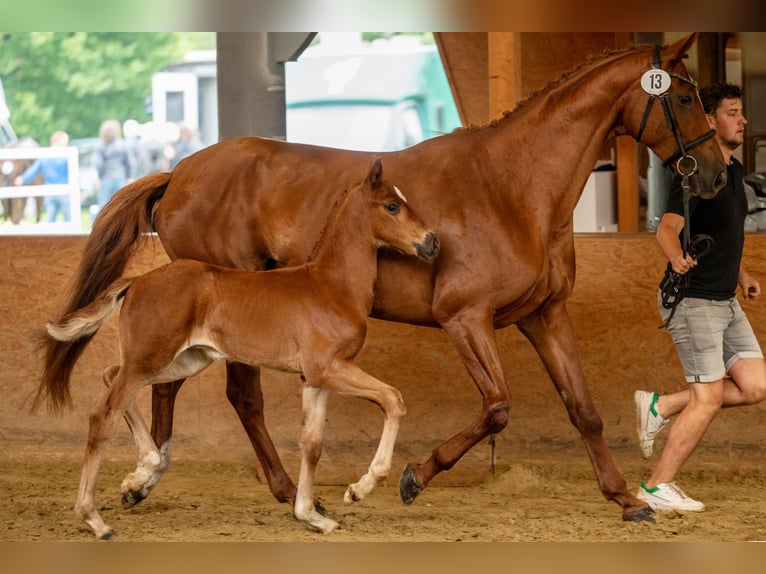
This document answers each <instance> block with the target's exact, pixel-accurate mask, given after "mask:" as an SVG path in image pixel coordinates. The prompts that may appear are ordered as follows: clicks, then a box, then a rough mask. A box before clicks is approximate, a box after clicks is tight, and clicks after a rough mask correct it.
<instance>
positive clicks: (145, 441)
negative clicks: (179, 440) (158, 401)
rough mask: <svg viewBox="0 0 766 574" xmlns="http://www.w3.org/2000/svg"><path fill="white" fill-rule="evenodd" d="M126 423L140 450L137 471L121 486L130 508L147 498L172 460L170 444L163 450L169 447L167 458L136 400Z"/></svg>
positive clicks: (126, 418) (127, 415)
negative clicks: (155, 439)
mask: <svg viewBox="0 0 766 574" xmlns="http://www.w3.org/2000/svg"><path fill="white" fill-rule="evenodd" d="M125 421H126V422H127V423H128V427H130V431H131V432H132V433H133V440H134V441H135V443H136V448H137V449H138V462H137V464H136V470H134V471H133V472H132V473H130V474H129V475H127V476H126V477H125V478H124V480H123V481H122V485H121V486H120V492H122V494H123V503H122V506H123V508H130V507H131V506H134V505H136V504H138V503H139V502H141V501H142V500H143V499H144V498H146V497H147V496H148V495H149V492H151V490H152V488H154V486H155V485H156V484H157V482H158V481H159V480H160V478H161V477H162V475H163V474H164V473H165V470H166V469H167V466H168V461H169V460H170V459H169V450H170V445H169V444H168V443H165V445H163V448H165V447H167V450H168V453H167V456H163V453H162V452H161V451H160V450H158V449H157V446H156V445H155V444H154V439H153V438H152V435H151V432H150V431H149V427H147V426H146V422H145V421H144V418H143V416H141V412H140V411H139V410H138V404H137V403H136V401H135V399H134V400H132V401H131V404H130V406H129V407H128V408H127V409H126V411H125Z"/></svg>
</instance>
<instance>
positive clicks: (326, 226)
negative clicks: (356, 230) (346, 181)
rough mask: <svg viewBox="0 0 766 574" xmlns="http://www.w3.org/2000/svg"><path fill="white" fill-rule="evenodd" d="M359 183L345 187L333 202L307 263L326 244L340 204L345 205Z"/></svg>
mask: <svg viewBox="0 0 766 574" xmlns="http://www.w3.org/2000/svg"><path fill="white" fill-rule="evenodd" d="M357 185H359V183H356V184H354V185H353V186H351V187H347V188H346V189H344V190H343V193H342V194H341V195H340V197H339V198H338V199H337V200H336V201H335V203H334V204H333V206H332V208H331V209H330V214H329V216H328V217H327V221H325V224H324V227H323V228H322V232H321V233H320V234H319V238H318V239H317V240H316V243H314V247H312V248H311V255H309V257H308V259H307V260H306V263H309V262H311V261H314V260H315V259H316V256H317V253H318V252H319V249H320V248H321V247H322V245H324V242H325V237H326V236H327V234H328V231H329V229H330V228H331V227H332V226H333V224H334V223H335V220H336V219H337V217H338V211H339V210H340V206H341V205H343V203H344V202H345V201H346V198H347V197H348V194H349V192H350V191H351V190H352V189H354V188H356V186H357Z"/></svg>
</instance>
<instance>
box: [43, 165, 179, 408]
mask: <svg viewBox="0 0 766 574" xmlns="http://www.w3.org/2000/svg"><path fill="white" fill-rule="evenodd" d="M169 181H170V173H155V174H152V175H147V176H146V177H142V178H141V179H138V180H136V181H135V182H133V183H131V184H129V185H127V186H125V187H124V188H122V189H121V190H120V191H118V192H117V193H116V194H114V196H113V197H112V199H111V200H109V202H108V203H107V204H106V205H105V206H104V207H103V209H102V210H101V211H100V212H99V214H98V217H96V221H95V222H94V224H93V229H92V230H91V233H90V236H89V237H88V240H87V242H86V244H85V250H84V252H83V257H82V260H81V261H80V266H79V269H78V271H77V274H76V275H75V279H74V282H73V283H72V285H71V288H70V292H69V298H68V301H67V303H66V305H65V307H64V309H63V311H62V313H61V314H60V315H59V316H60V317H65V316H67V315H70V314H72V313H74V312H75V311H77V310H79V309H82V308H83V307H85V306H87V305H88V304H90V303H92V302H93V301H94V300H95V299H96V297H98V296H99V294H100V293H101V292H102V291H104V290H105V289H106V288H107V287H109V286H110V285H111V284H112V283H114V282H115V281H116V280H117V279H118V278H119V277H120V276H121V275H122V273H123V271H124V270H125V266H126V265H127V263H128V260H129V259H130V257H131V256H132V255H133V253H135V251H136V249H137V248H138V246H139V245H140V243H141V239H142V238H143V236H144V234H146V233H149V232H151V230H152V214H153V212H154V206H155V204H156V203H157V202H158V201H159V200H160V199H161V198H162V196H163V194H164V193H165V189H166V188H167V185H168V182H169ZM91 337H92V333H91V334H89V335H85V336H83V337H81V338H78V339H75V340H70V341H58V340H56V339H54V338H52V337H44V338H43V340H42V346H43V351H44V355H45V357H44V359H43V371H42V375H41V377H40V384H39V387H38V389H37V396H36V398H35V400H34V403H33V406H32V408H33V409H34V408H36V407H37V406H38V405H39V404H40V401H41V399H42V397H43V395H47V397H48V405H49V407H50V408H51V409H52V410H54V411H57V410H60V409H61V407H62V406H71V404H72V398H71V395H70V393H69V378H70V376H71V374H72V369H73V368H74V364H75V363H76V362H77V359H78V358H79V357H80V355H81V354H82V352H83V351H84V350H85V346H86V345H87V344H88V342H89V341H90V339H91Z"/></svg>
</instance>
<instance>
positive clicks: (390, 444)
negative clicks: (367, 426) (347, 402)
mask: <svg viewBox="0 0 766 574" xmlns="http://www.w3.org/2000/svg"><path fill="white" fill-rule="evenodd" d="M335 376H336V378H337V382H338V384H339V385H340V384H342V385H344V386H343V387H341V386H338V387H337V388H338V391H339V392H342V393H343V394H347V395H352V396H355V397H359V398H362V399H367V400H370V401H373V402H374V403H376V404H377V405H378V406H379V407H380V408H381V409H382V410H383V431H382V432H381V435H380V443H379V444H378V450H377V451H376V452H375V456H374V457H373V459H372V462H371V463H370V466H369V468H368V470H367V473H366V474H365V475H364V476H362V478H360V479H359V481H358V482H356V483H354V484H351V485H349V487H348V489H347V490H346V494H345V495H344V497H343V500H344V501H345V502H346V503H347V504H350V503H352V502H356V501H359V500H362V499H363V498H364V497H366V496H367V495H368V494H370V493H371V492H372V490H373V489H374V488H375V486H376V485H377V484H379V483H380V482H381V481H382V480H383V479H384V478H386V476H388V473H389V471H390V470H391V459H392V458H393V455H394V445H395V444H396V437H397V435H398V433H399V423H400V421H401V419H402V417H403V416H404V414H405V407H404V400H403V399H402V395H401V393H400V392H399V391H398V390H397V389H395V388H394V387H392V386H390V385H387V384H386V383H384V382H383V381H380V380H378V379H376V378H375V377H373V376H371V375H369V374H367V373H366V372H364V371H363V370H362V369H360V368H359V367H357V366H356V365H354V364H352V363H346V364H345V366H344V368H343V369H342V371H341V372H339V373H336V374H335Z"/></svg>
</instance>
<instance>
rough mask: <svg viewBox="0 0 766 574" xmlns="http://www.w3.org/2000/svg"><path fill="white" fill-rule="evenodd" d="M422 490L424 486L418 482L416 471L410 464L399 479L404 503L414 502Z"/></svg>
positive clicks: (400, 492) (400, 495)
mask: <svg viewBox="0 0 766 574" xmlns="http://www.w3.org/2000/svg"><path fill="white" fill-rule="evenodd" d="M421 492H423V487H422V486H420V485H418V483H417V482H416V480H415V471H414V470H412V467H411V466H410V465H409V464H408V465H407V467H406V468H405V469H404V472H403V473H402V476H401V478H400V479H399V497H400V498H401V499H402V502H403V503H404V504H412V503H413V502H415V499H416V498H417V497H418V495H419V494H420V493H421Z"/></svg>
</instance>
